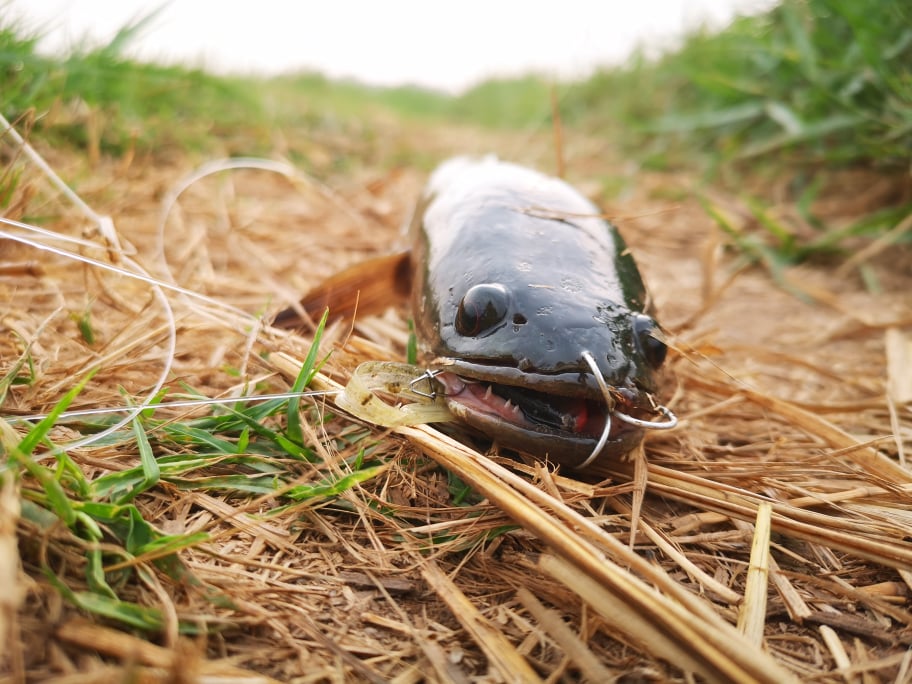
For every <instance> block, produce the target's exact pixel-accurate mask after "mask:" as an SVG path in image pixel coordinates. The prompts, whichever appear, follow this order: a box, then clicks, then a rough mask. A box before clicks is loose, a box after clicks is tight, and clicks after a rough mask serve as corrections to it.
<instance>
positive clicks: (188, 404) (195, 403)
mask: <svg viewBox="0 0 912 684" xmlns="http://www.w3.org/2000/svg"><path fill="white" fill-rule="evenodd" d="M343 391H344V390H307V391H304V392H278V393H275V394H251V395H246V396H242V397H218V398H202V399H183V400H177V401H167V402H160V403H158V404H147V405H141V406H138V407H137V406H136V405H131V406H110V407H105V408H94V409H79V410H76V411H64V412H63V413H61V414H59V415H58V416H57V418H58V419H60V420H64V419H71V418H86V417H89V416H98V415H106V414H109V413H123V412H133V411H136V409H137V408H138V409H139V411H136V412H137V413H139V412H143V411H158V410H159V409H169V408H197V407H200V406H218V405H224V404H236V403H252V402H257V401H271V400H273V399H299V398H301V397H323V396H328V395H330V394H339V393H341V392H343ZM49 415H51V414H49V413H39V414H34V415H29V416H6V417H4V420H5V421H6V422H8V423H27V422H31V421H36V420H44V419H45V418H47V417H48V416H49ZM131 419H132V416H131Z"/></svg>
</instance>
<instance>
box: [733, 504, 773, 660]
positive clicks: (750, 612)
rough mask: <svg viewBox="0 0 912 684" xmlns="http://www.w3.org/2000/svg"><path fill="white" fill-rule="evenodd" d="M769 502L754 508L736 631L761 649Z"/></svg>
mask: <svg viewBox="0 0 912 684" xmlns="http://www.w3.org/2000/svg"><path fill="white" fill-rule="evenodd" d="M771 512H772V508H771V507H770V505H769V504H768V503H765V502H764V503H761V504H760V505H759V506H758V507H757V521H756V522H755V523H754V539H753V542H752V544H751V555H750V565H749V566H748V569H747V579H746V580H745V589H744V602H743V603H742V604H741V610H740V612H739V613H738V630H739V631H740V632H741V633H742V634H744V636H745V637H746V638H747V639H748V641H750V642H751V643H752V644H754V645H755V646H759V647H762V646H763V634H764V631H765V629H764V628H765V627H766V596H767V591H768V587H769V575H770V513H771Z"/></svg>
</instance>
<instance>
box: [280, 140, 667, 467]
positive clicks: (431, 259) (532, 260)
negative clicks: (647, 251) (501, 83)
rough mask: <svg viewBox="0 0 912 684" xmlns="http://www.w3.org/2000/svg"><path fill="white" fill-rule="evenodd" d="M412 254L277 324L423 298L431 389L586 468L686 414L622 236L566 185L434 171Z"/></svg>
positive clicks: (489, 165) (531, 447) (474, 169)
mask: <svg viewBox="0 0 912 684" xmlns="http://www.w3.org/2000/svg"><path fill="white" fill-rule="evenodd" d="M407 226H408V228H407V233H408V238H409V244H410V248H409V249H407V250H403V251H400V252H396V253H393V254H387V255H383V256H380V257H377V258H375V259H372V260H369V261H368V262H362V263H361V264H356V265H355V266H353V267H350V268H349V269H346V270H344V271H342V272H340V273H339V274H336V275H335V276H332V277H330V278H329V279H327V280H326V281H325V282H324V283H321V284H320V285H318V286H317V287H316V288H314V289H313V290H312V291H311V292H309V293H308V294H307V295H305V296H304V298H303V299H302V301H301V303H300V305H299V307H290V308H288V309H286V310H284V311H282V312H280V313H279V314H278V315H277V317H276V318H275V319H274V322H273V323H274V325H277V326H279V327H286V328H287V327H300V326H302V325H303V324H304V322H305V319H304V318H302V316H301V313H302V312H304V313H306V314H307V315H308V316H310V317H312V318H313V317H318V316H319V315H320V314H321V313H322V312H323V310H324V309H325V308H326V307H329V310H330V314H331V315H332V316H335V317H346V318H347V317H351V316H353V315H354V314H355V312H356V311H357V312H358V315H366V314H369V313H374V312H380V311H382V310H383V309H384V308H386V307H388V306H389V305H390V303H391V302H394V301H397V300H407V301H410V305H411V314H412V320H413V323H414V331H415V336H416V339H417V342H418V348H419V352H420V360H421V362H422V364H423V366H424V367H425V368H427V373H426V374H425V375H424V376H422V377H423V378H424V379H426V381H427V389H426V390H418V391H419V393H424V392H428V393H431V394H434V395H438V394H442V395H443V397H444V399H445V402H446V405H447V407H448V408H449V410H450V411H451V412H452V413H453V414H454V416H455V417H456V418H457V419H458V421H459V422H460V423H462V424H464V425H466V426H468V427H469V428H471V430H472V431H473V432H476V433H481V435H484V436H485V437H487V438H488V439H490V440H492V441H493V442H494V443H495V444H496V445H497V446H498V447H499V448H501V449H509V450H513V451H517V452H522V453H525V454H529V455H531V456H533V457H536V458H540V459H546V460H549V461H553V462H556V463H560V464H563V465H565V466H567V467H569V468H571V469H580V470H583V469H586V468H587V467H588V466H590V465H592V464H593V463H596V462H598V461H600V460H602V459H606V458H617V457H621V456H623V455H624V454H626V453H627V452H629V451H631V450H633V449H634V448H635V447H637V446H638V445H639V444H640V443H641V442H642V440H643V438H644V435H645V432H646V430H648V429H663V428H668V427H673V426H674V425H675V424H676V422H677V419H676V418H675V416H674V414H673V413H672V412H671V410H670V409H668V408H666V407H664V406H661V405H660V404H658V403H657V401H656V399H655V396H656V392H657V391H658V378H659V371H660V368H661V366H662V365H663V362H664V361H665V358H666V354H667V345H666V343H665V341H664V334H663V332H662V330H661V328H660V326H659V324H658V323H657V321H656V319H655V317H654V313H653V306H652V302H651V299H650V298H649V296H648V294H647V291H646V288H645V286H644V283H643V279H642V277H641V275H640V272H639V270H638V268H637V266H636V263H635V261H634V258H633V256H632V254H631V253H630V251H629V250H628V248H627V246H626V244H625V242H624V240H623V238H622V237H621V235H620V233H619V232H618V230H617V228H616V227H615V226H614V225H613V224H612V223H610V222H608V221H607V220H605V219H604V218H603V217H602V216H601V212H600V211H599V209H598V208H597V207H596V206H595V205H594V204H593V203H592V202H591V201H589V200H588V199H586V198H585V197H584V196H583V195H582V194H580V192H578V191H577V190H576V189H574V188H573V187H572V186H571V185H569V184H568V183H567V182H565V181H564V180H562V179H560V178H556V177H552V176H548V175H546V174H543V173H541V172H539V171H536V170H534V169H531V168H528V167H525V166H521V165H518V164H514V163H511V162H506V161H501V160H499V159H497V158H495V157H483V158H471V157H456V158H453V159H450V160H448V161H446V162H444V163H443V164H441V165H440V166H439V167H438V168H437V169H436V170H435V171H434V172H433V173H432V174H431V176H430V179H429V181H428V183H427V186H426V188H425V190H424V191H423V193H422V195H421V197H420V198H419V200H418V202H417V204H416V207H415V210H414V212H413V214H412V217H411V219H410V221H408V222H407Z"/></svg>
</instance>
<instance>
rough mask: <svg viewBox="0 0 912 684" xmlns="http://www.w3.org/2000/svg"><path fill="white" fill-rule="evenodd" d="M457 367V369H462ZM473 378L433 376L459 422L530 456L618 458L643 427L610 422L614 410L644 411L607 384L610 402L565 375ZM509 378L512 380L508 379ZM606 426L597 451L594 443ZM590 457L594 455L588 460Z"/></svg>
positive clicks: (580, 461)
mask: <svg viewBox="0 0 912 684" xmlns="http://www.w3.org/2000/svg"><path fill="white" fill-rule="evenodd" d="M462 370H463V369H460V371H462ZM485 375H486V376H487V377H486V378H476V377H470V376H467V375H464V374H463V373H462V372H460V373H458V374H457V373H455V372H451V371H449V370H447V371H443V372H439V373H437V374H436V375H435V376H434V378H435V380H437V381H438V382H439V383H440V384H441V385H442V386H443V390H444V391H443V394H444V398H445V401H446V404H447V407H448V408H449V409H450V411H452V412H453V413H454V414H455V415H456V416H457V417H458V418H459V419H460V420H462V421H463V422H464V423H466V424H468V425H470V426H471V427H473V428H475V429H476V430H478V431H480V432H482V433H484V434H485V435H487V436H488V437H490V438H491V439H493V440H495V441H496V442H497V444H498V445H499V446H502V447H507V448H510V449H514V450H517V451H522V452H526V453H530V454H532V455H536V456H546V457H547V458H549V459H551V460H553V461H556V462H558V463H561V464H564V465H567V466H569V467H571V468H576V467H588V466H589V465H590V464H591V463H592V462H593V461H594V460H597V459H604V458H612V457H619V456H622V455H623V454H625V453H627V452H629V451H630V450H631V449H633V448H634V447H636V446H637V444H639V443H640V441H642V439H643V435H644V430H643V429H642V428H641V427H639V426H636V425H632V424H630V423H628V422H625V421H620V420H611V416H612V414H613V413H614V412H615V411H622V412H623V413H624V414H625V415H628V416H639V415H644V416H645V415H646V411H644V410H643V409H641V408H639V406H638V404H639V403H640V399H641V397H640V394H639V393H638V392H636V391H632V390H628V389H616V388H612V389H613V390H614V391H613V392H612V395H611V397H612V399H613V401H614V403H613V405H612V406H610V407H609V406H608V403H607V402H606V400H605V397H604V395H603V394H601V393H599V394H597V395H596V394H595V393H593V392H592V391H590V390H589V389H588V385H587V384H585V383H584V381H582V380H580V376H581V375H582V374H581V373H574V374H569V378H573V379H574V381H573V382H570V383H568V382H566V380H568V379H569V378H564V380H565V381H564V382H561V381H556V380H555V378H554V377H553V376H543V375H537V374H525V373H524V374H521V375H520V376H518V377H520V378H522V379H526V380H527V381H528V382H525V383H523V384H521V385H520V384H513V383H512V382H511V383H509V384H508V383H504V382H498V381H492V380H491V379H490V378H491V376H492V375H493V373H491V372H488V373H485ZM509 379H510V380H514V378H513V377H512V374H511V377H510V378H509ZM606 424H607V425H609V426H610V427H609V430H608V434H607V439H606V441H605V442H604V444H603V446H602V448H601V450H600V451H599V452H598V454H595V453H594V449H595V448H596V445H597V444H598V443H599V440H600V439H601V438H602V437H603V433H604V432H605V427H606ZM593 457H595V458H593Z"/></svg>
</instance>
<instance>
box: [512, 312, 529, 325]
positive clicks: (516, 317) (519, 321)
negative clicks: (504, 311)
mask: <svg viewBox="0 0 912 684" xmlns="http://www.w3.org/2000/svg"><path fill="white" fill-rule="evenodd" d="M527 322H528V321H527V320H526V317H525V316H523V315H522V314H513V324H514V325H525V324H526V323H527Z"/></svg>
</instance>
